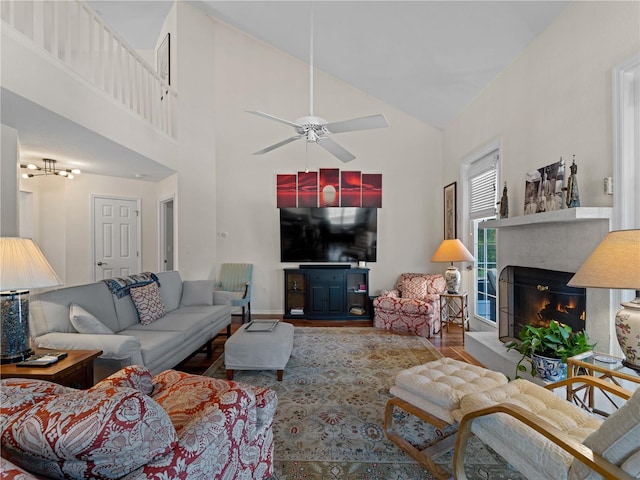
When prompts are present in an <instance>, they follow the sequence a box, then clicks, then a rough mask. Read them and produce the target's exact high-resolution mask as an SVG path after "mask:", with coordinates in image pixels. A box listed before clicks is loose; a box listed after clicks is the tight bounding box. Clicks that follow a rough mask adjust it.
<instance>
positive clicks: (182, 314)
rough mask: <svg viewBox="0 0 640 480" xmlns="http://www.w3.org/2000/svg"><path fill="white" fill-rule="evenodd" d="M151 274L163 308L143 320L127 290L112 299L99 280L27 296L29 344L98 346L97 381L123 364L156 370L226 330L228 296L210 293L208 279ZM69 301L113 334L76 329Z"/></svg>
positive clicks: (171, 364)
mask: <svg viewBox="0 0 640 480" xmlns="http://www.w3.org/2000/svg"><path fill="white" fill-rule="evenodd" d="M157 277H158V281H159V283H160V296H161V298H162V302H163V303H164V306H165V312H166V313H165V315H164V316H163V317H161V318H159V319H157V320H155V321H154V322H153V323H151V324H149V325H142V324H141V323H140V321H139V318H138V312H137V310H136V308H135V305H134V303H133V301H132V300H131V297H130V296H129V295H126V296H124V297H123V298H117V297H116V296H115V295H114V294H112V293H111V291H110V290H109V287H108V286H107V284H106V283H105V282H97V283H92V284H88V285H80V286H76V287H68V288H61V289H58V290H53V291H49V292H45V293H41V294H39V295H33V296H32V298H31V301H30V308H29V309H30V316H31V334H32V337H33V339H34V342H35V345H36V346H38V347H42V348H53V349H56V350H102V351H103V354H102V355H101V356H100V357H99V358H98V359H96V361H95V363H94V382H97V381H99V380H101V379H103V378H104V377H106V376H108V375H110V374H112V373H114V372H116V371H118V370H120V369H121V368H122V367H125V366H128V365H144V366H145V367H147V368H148V369H149V370H150V371H151V373H152V375H156V374H158V373H160V372H162V371H164V370H166V369H169V368H172V367H174V366H176V365H177V364H178V363H180V362H181V361H183V360H185V359H186V358H188V357H189V356H190V355H191V354H192V353H193V352H195V351H197V350H199V349H200V348H201V347H203V346H205V345H210V341H211V340H212V339H213V338H215V337H216V336H217V335H218V334H219V333H220V332H221V330H223V329H224V328H225V327H226V329H227V335H229V333H230V324H231V305H230V299H228V298H227V297H226V296H224V295H218V294H217V293H215V292H214V291H213V282H207V281H199V282H198V281H196V282H183V281H182V279H181V278H180V274H179V273H178V272H175V271H172V272H161V273H158V274H157ZM209 285H210V287H211V289H210V296H209ZM203 289H205V290H204V293H206V295H204V297H206V298H203ZM71 304H75V305H79V306H80V307H82V308H83V309H85V310H86V311H87V312H89V313H90V314H91V315H93V316H94V317H95V318H96V319H98V320H99V321H100V322H101V323H102V324H104V325H105V326H107V327H108V328H109V329H110V330H112V331H113V332H114V334H92V333H78V331H77V330H76V329H75V328H74V326H73V325H72V323H71V321H70V318H69V309H70V305H71Z"/></svg>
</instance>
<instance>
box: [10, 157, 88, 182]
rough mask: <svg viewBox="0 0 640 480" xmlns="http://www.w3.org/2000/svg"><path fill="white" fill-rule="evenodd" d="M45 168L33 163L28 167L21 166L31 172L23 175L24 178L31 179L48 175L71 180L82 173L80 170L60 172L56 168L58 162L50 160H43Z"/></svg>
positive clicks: (61, 170) (70, 169)
mask: <svg viewBox="0 0 640 480" xmlns="http://www.w3.org/2000/svg"><path fill="white" fill-rule="evenodd" d="M42 161H43V162H44V167H39V166H38V165H35V164H33V163H29V164H27V165H20V168H25V169H27V170H29V171H28V172H25V173H23V174H22V178H31V177H40V176H47V175H58V176H60V177H65V178H68V179H69V180H71V179H72V178H73V176H74V175H79V174H80V173H82V172H81V171H80V169H78V168H63V169H60V170H58V169H57V168H56V163H58V161H57V160H52V159H50V158H43V159H42Z"/></svg>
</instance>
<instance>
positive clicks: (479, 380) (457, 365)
mask: <svg viewBox="0 0 640 480" xmlns="http://www.w3.org/2000/svg"><path fill="white" fill-rule="evenodd" d="M505 383H507V377H505V376H504V375H503V374H502V373H499V372H494V371H492V370H488V369H486V368H482V367H478V366H475V365H471V364H469V363H466V362H461V361H459V360H454V359H452V358H444V357H443V358H440V359H438V360H434V361H432V362H428V363H425V364H424V365H418V366H415V367H411V368H409V369H407V370H403V371H401V372H400V373H399V374H398V375H397V376H396V384H395V386H394V387H392V388H391V394H392V395H395V396H396V397H398V398H401V399H403V400H405V401H407V402H409V403H411V404H413V405H415V406H417V407H419V408H421V409H422V410H425V411H427V412H429V413H432V414H433V415H435V416H437V417H438V418H440V419H442V420H444V421H446V422H447V423H455V422H456V421H459V420H460V419H461V418H462V415H461V414H459V413H458V408H459V406H460V399H461V398H462V397H463V396H465V395H467V394H469V393H476V392H479V391H482V390H486V389H488V388H493V387H495V386H498V385H504V384H505Z"/></svg>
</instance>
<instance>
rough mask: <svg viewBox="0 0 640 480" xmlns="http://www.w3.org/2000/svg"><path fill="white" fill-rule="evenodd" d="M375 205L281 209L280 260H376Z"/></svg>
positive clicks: (376, 226) (376, 221) (376, 216)
mask: <svg viewBox="0 0 640 480" xmlns="http://www.w3.org/2000/svg"><path fill="white" fill-rule="evenodd" d="M377 234H378V212H377V209H376V208H360V207H323V208H313V207H308V208H281V209H280V259H281V261H282V262H357V261H361V260H364V261H365V262H375V261H376V249H377Z"/></svg>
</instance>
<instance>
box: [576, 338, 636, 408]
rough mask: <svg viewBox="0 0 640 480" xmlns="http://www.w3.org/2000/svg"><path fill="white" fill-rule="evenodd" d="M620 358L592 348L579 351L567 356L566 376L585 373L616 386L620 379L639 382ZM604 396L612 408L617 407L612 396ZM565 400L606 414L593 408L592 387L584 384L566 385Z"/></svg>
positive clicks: (634, 373)
mask: <svg viewBox="0 0 640 480" xmlns="http://www.w3.org/2000/svg"><path fill="white" fill-rule="evenodd" d="M622 360H623V359H622V358H618V357H614V356H612V355H608V354H605V353H599V352H594V351H593V350H591V351H589V352H585V353H581V354H579V355H576V356H574V357H569V358H567V377H575V376H578V375H585V374H586V375H591V376H594V377H599V378H602V379H603V380H608V381H610V382H611V383H613V384H615V385H618V386H621V385H620V380H626V381H628V382H632V383H638V384H640V376H638V374H637V373H636V372H635V371H634V370H632V369H630V368H627V367H625V366H624V365H623V364H622ZM580 392H582V397H580V396H579V394H580ZM606 398H607V400H609V402H610V403H611V405H613V407H614V408H616V409H617V408H618V405H617V404H616V403H615V402H614V401H613V399H612V398H610V397H608V396H607V397H606ZM567 400H569V401H573V402H574V403H576V404H577V405H580V406H581V407H583V408H586V409H588V410H589V411H591V412H593V413H597V414H599V415H602V416H607V415H608V414H607V413H606V412H603V411H602V410H599V409H597V408H595V402H594V387H589V386H586V385H579V386H577V387H574V388H569V387H567Z"/></svg>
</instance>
